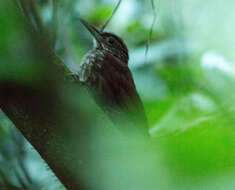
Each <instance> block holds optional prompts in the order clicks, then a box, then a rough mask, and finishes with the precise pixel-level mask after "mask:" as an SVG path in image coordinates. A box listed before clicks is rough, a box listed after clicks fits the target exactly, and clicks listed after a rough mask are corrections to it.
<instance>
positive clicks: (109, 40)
mask: <svg viewBox="0 0 235 190" xmlns="http://www.w3.org/2000/svg"><path fill="white" fill-rule="evenodd" d="M80 21H81V23H82V24H83V25H84V26H85V27H86V29H87V30H88V31H89V32H90V33H91V35H92V36H93V37H94V39H95V48H97V49H101V50H103V51H105V52H107V53H110V54H112V55H113V56H115V57H116V58H118V59H120V60H121V61H122V62H124V63H126V64H128V59H129V55H128V49H127V46H126V45H125V43H124V42H123V40H122V39H121V38H120V37H118V36H117V35H115V34H112V33H108V32H103V31H99V30H98V29H96V28H95V27H94V26H92V25H91V24H89V23H88V22H86V21H85V20H83V19H80Z"/></svg>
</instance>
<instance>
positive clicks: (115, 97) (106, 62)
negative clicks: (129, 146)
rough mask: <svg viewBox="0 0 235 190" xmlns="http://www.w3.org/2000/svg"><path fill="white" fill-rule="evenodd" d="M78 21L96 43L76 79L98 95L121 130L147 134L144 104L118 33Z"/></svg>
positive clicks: (126, 51)
mask: <svg viewBox="0 0 235 190" xmlns="http://www.w3.org/2000/svg"><path fill="white" fill-rule="evenodd" d="M82 23H83V24H84V25H85V26H86V27H87V29H88V30H89V31H90V32H91V34H92V35H93V36H94V38H95V39H96V43H95V46H94V48H93V49H92V50H91V51H89V52H88V53H87V54H86V55H85V56H84V58H83V60H82V62H81V66H80V72H79V78H80V81H82V82H83V83H85V84H86V85H87V86H89V88H90V89H92V90H93V91H94V92H95V93H96V94H98V97H99V99H101V101H102V103H103V104H102V107H103V108H105V111H107V112H108V114H109V116H110V117H111V118H112V120H113V121H114V122H115V124H116V125H117V126H118V127H119V128H120V129H121V130H122V131H128V132H133V133H134V132H141V134H144V135H148V127H147V120H146V116H145V112H144V107H143V104H142V102H141V100H140V97H139V95H138V93H137V90H136V87H135V84H134V80H133V77H132V74H131V72H130V70H129V68H128V59H129V55H128V49H127V47H126V45H125V44H124V42H123V41H122V39H121V38H119V37H118V36H116V35H114V34H112V33H107V32H100V31H98V30H97V29H95V28H94V27H92V26H91V25H89V24H88V23H87V22H85V21H83V20H82ZM99 103H100V101H99ZM104 104H105V105H106V106H104ZM124 125H125V126H124Z"/></svg>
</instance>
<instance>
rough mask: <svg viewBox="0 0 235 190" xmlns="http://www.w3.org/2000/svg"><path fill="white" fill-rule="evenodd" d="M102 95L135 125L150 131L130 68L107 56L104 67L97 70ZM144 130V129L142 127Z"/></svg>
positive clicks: (98, 87)
mask: <svg viewBox="0 0 235 190" xmlns="http://www.w3.org/2000/svg"><path fill="white" fill-rule="evenodd" d="M97 74H98V83H97V84H98V85H99V86H97V89H100V91H101V92H100V93H101V94H102V96H103V97H104V98H105V101H106V103H108V104H109V105H111V107H113V108H114V109H117V110H119V111H121V112H124V114H125V115H128V117H129V118H131V120H133V121H135V125H141V126H143V128H144V130H145V132H146V133H148V132H147V130H148V127H147V119H146V115H145V112H144V106H143V104H142V101H141V99H140V97H139V95H138V93H137V90H136V87H135V83H134V80H133V77H132V74H131V71H130V70H129V68H128V66H127V65H125V64H124V63H122V62H121V61H119V60H118V59H116V58H115V57H113V56H111V55H109V54H107V55H106V56H105V60H104V61H103V64H102V67H101V68H99V69H98V70H97ZM141 128H142V127H141Z"/></svg>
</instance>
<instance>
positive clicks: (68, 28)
mask: <svg viewBox="0 0 235 190" xmlns="http://www.w3.org/2000/svg"><path fill="white" fill-rule="evenodd" d="M13 2H14V1H9V2H8V1H0V79H1V80H3V79H4V80H5V79H7V80H11V81H17V83H22V84H26V85H34V84H35V83H37V82H38V81H39V80H40V78H37V74H38V73H40V70H41V67H40V66H37V65H36V64H35V63H36V62H39V60H38V59H37V58H36V57H35V56H34V54H33V53H32V51H33V50H31V48H30V47H31V45H32V44H30V42H31V41H30V39H31V38H32V37H31V36H28V35H27V34H26V33H25V32H24V27H25V25H24V23H23V21H22V19H21V18H20V17H19V15H18V14H19V12H16V11H14V10H15V9H14V7H15V4H14V3H13ZM116 3H117V1H116V0H86V1H84V0H74V1H67V0H60V1H58V10H57V14H58V18H57V19H58V23H57V26H56V33H54V34H53V35H56V37H57V41H56V43H55V46H54V47H53V48H54V51H55V52H56V54H57V55H58V56H59V57H61V58H62V59H63V60H64V62H65V64H66V65H67V66H68V67H69V68H70V69H71V70H73V71H76V70H77V69H78V66H79V63H80V61H81V59H82V57H83V56H84V54H85V53H86V52H87V51H88V50H90V49H91V48H92V38H91V36H90V34H89V33H88V32H87V31H86V30H85V28H84V27H83V26H82V25H81V23H80V22H79V20H78V19H79V17H82V18H84V19H86V20H87V21H89V22H90V23H92V24H93V25H95V26H97V27H99V26H101V25H102V24H103V23H104V22H105V21H106V20H107V18H108V17H109V15H110V14H111V12H112V10H113V8H114V7H115V5H116ZM154 3H155V7H156V9H155V10H153V9H152V6H151V1H150V0H145V1H139V0H123V2H122V3H121V6H120V7H119V9H118V11H117V13H116V14H115V16H114V17H113V19H112V20H111V22H110V24H109V25H108V27H107V28H106V31H109V32H113V33H115V34H117V35H119V36H121V37H122V38H123V40H124V41H125V42H126V44H127V46H128V48H129V52H130V62H129V67H130V68H131V70H132V72H133V76H134V80H135V83H136V85H137V89H138V92H139V93H140V96H141V98H142V100H143V103H144V106H145V111H146V114H147V117H148V122H149V126H150V129H149V131H150V134H151V136H152V139H153V140H152V141H153V142H152V143H151V144H149V145H148V146H143V147H141V145H140V147H139V149H138V151H137V150H135V148H133V147H131V148H133V149H132V150H131V151H130V149H125V150H126V151H123V150H122V149H121V150H120V149H119V148H117V149H112V150H109V151H110V153H111V154H113V155H118V156H113V157H112V158H107V159H104V157H103V155H102V149H103V147H102V146H101V145H104V144H105V145H107V144H113V146H114V147H115V146H116V144H119V143H120V141H121V140H120V139H118V138H117V139H115V138H114V139H113V140H112V142H109V141H107V140H103V139H102V131H101V132H100V133H99V135H97V136H98V137H94V139H95V140H94V143H95V142H99V143H100V144H99V143H98V144H97V152H96V154H94V157H92V158H91V163H92V164H93V165H92V164H91V171H93V172H94V173H95V177H92V178H89V177H86V176H84V178H85V179H86V180H87V181H88V183H90V184H91V186H92V187H93V186H95V187H96V189H112V190H113V189H114V190H115V189H128V190H132V189H133V190H134V189H135V190H138V189H139V190H143V189H145V190H153V189H159V190H177V189H178V190H183V189H185V190H191V189H192V190H224V189H226V190H230V189H231V190H232V189H235V182H234V177H235V116H234V111H235V103H234V102H235V101H234V98H235V96H234V92H235V78H234V74H235V73H234V72H235V69H234V64H233V62H234V61H235V54H234V51H235V46H234V44H235V38H234V30H235V23H234V20H233V19H232V18H234V17H235V12H234V7H235V1H234V0H227V1H222V0H207V1H202V0H179V1H176V0H154ZM36 4H37V9H38V11H39V13H40V16H41V18H42V21H43V25H45V26H46V28H47V29H48V31H50V30H51V29H52V27H51V19H52V17H53V14H52V1H49V0H37V1H36ZM154 15H156V22H155V25H154V28H153V33H152V36H151V40H150V44H149V51H148V53H147V56H145V51H146V42H147V41H148V39H149V33H150V29H151V25H152V22H153V19H154ZM35 65H36V66H35ZM85 103H86V102H85ZM88 106H89V105H88ZM97 134H98V132H97ZM96 138H97V139H98V140H97V139H96ZM19 141H20V142H21V143H19ZM91 143H92V142H91ZM119 146H125V142H121V145H120V144H119ZM18 149H20V152H17V150H18ZM107 149H108V148H107ZM16 155H17V156H16ZM120 155H121V156H120ZM19 158H20V160H21V162H23V165H24V167H23V168H25V169H26V170H27V172H26V173H28V174H29V175H30V178H32V180H34V181H35V185H36V186H37V188H39V189H48V190H54V189H63V187H62V185H60V183H59V181H58V180H57V179H56V178H55V177H54V175H53V174H52V172H51V171H50V170H49V169H48V167H47V166H46V164H45V163H44V162H43V161H42V159H41V158H40V157H39V155H38V154H37V153H36V151H35V150H34V149H33V148H32V147H31V146H30V145H29V143H28V142H26V140H25V139H24V138H23V137H22V136H21V135H20V134H19V132H18V131H17V130H16V129H15V127H14V126H13V124H12V123H11V122H10V121H9V120H8V119H7V118H6V116H5V115H4V114H3V113H1V114H0V182H1V181H4V179H5V180H8V181H9V183H10V184H14V185H16V186H17V185H19V182H18V181H17V180H16V176H15V170H18V172H19V175H23V176H24V174H21V173H20V172H22V171H21V170H22V165H21V164H19V163H18V161H17V160H18V159H19ZM126 171H128V172H126ZM25 178H27V176H26V177H25V176H24V177H23V179H25ZM117 179H119V180H117Z"/></svg>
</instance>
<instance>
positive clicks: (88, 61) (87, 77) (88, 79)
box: [79, 50, 105, 84]
mask: <svg viewBox="0 0 235 190" xmlns="http://www.w3.org/2000/svg"><path fill="white" fill-rule="evenodd" d="M104 61H105V54H104V53H103V52H102V51H100V50H91V51H89V52H88V53H87V54H86V55H85V56H84V58H83V59H82V62H81V65H80V71H79V78H80V81H82V82H85V83H88V84H91V83H94V82H95V81H96V80H97V73H98V72H99V71H100V70H101V68H102V66H103V64H104Z"/></svg>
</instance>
